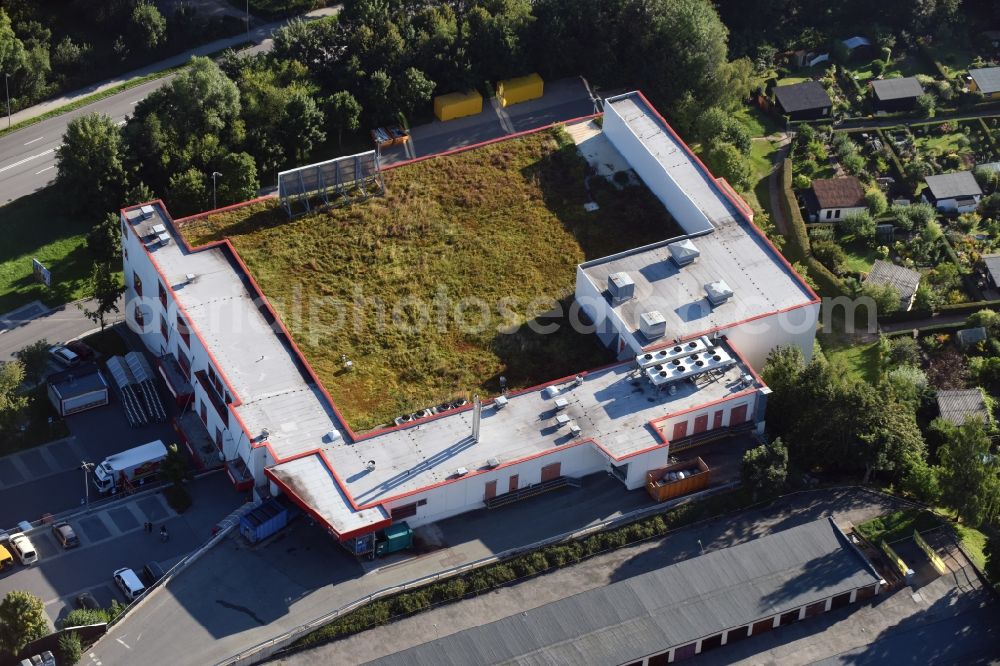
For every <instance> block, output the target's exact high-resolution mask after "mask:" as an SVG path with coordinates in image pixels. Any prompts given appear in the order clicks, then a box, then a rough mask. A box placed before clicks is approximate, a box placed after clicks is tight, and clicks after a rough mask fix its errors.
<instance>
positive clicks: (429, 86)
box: [396, 67, 435, 116]
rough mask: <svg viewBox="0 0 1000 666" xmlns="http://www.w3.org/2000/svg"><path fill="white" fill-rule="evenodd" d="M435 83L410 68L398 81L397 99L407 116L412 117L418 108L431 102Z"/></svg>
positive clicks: (417, 70)
mask: <svg viewBox="0 0 1000 666" xmlns="http://www.w3.org/2000/svg"><path fill="white" fill-rule="evenodd" d="M434 87H435V83H434V82H433V81H431V80H430V79H428V78H427V77H426V76H425V75H424V73H423V72H421V71H420V70H419V69H417V68H415V67H409V68H407V70H406V71H405V72H403V75H402V76H401V77H399V78H398V79H397V80H396V99H398V100H399V106H400V108H401V109H402V110H403V113H405V114H406V115H407V116H412V115H413V113H414V111H416V110H417V108H419V107H421V106H423V105H424V104H426V103H427V102H429V101H430V99H431V95H432V94H434Z"/></svg>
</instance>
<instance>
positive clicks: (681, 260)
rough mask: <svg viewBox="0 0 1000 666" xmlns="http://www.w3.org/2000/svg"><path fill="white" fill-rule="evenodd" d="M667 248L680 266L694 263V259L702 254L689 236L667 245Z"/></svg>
mask: <svg viewBox="0 0 1000 666" xmlns="http://www.w3.org/2000/svg"><path fill="white" fill-rule="evenodd" d="M667 248H668V249H669V250H670V256H671V257H672V258H673V260H674V263H676V264H677V265H678V266H687V265H688V264H691V263H694V260H695V259H697V258H698V257H699V256H700V255H701V252H699V251H698V248H697V247H695V244H694V243H692V242H691V240H690V239H688V238H685V239H684V240H679V241H677V242H676V243H670V244H669V245H667Z"/></svg>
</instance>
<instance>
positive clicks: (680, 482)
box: [646, 458, 711, 502]
mask: <svg viewBox="0 0 1000 666" xmlns="http://www.w3.org/2000/svg"><path fill="white" fill-rule="evenodd" d="M681 477H683V478H681ZM710 477H711V471H710V470H709V469H708V465H706V464H705V461H704V460H702V459H701V458H694V459H693V460H682V461H681V462H679V463H674V464H673V465H667V466H666V467H660V468H659V469H653V470H650V471H649V472H646V492H648V493H649V495H650V497H652V498H653V499H654V500H656V501H657V502H663V501H664V500H668V499H672V498H674V497H680V496H681V495H687V494H688V493H693V492H695V491H696V490H701V489H702V488H704V487H705V486H707V485H708V480H709V478H710Z"/></svg>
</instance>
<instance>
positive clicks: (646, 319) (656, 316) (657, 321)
mask: <svg viewBox="0 0 1000 666" xmlns="http://www.w3.org/2000/svg"><path fill="white" fill-rule="evenodd" d="M639 330H640V331H642V334H643V335H644V336H646V339H647V340H656V339H657V338H662V337H663V336H664V334H665V333H666V332H667V320H666V319H664V318H663V315H662V314H660V312H659V311H658V310H653V311H652V312H643V313H642V314H641V315H639Z"/></svg>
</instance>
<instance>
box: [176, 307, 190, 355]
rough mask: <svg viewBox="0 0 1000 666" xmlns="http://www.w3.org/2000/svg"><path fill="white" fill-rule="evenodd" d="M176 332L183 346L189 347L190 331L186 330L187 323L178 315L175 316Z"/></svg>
mask: <svg viewBox="0 0 1000 666" xmlns="http://www.w3.org/2000/svg"><path fill="white" fill-rule="evenodd" d="M177 332H178V333H180V336H181V340H183V341H184V344H185V345H187V346H188V348H190V347H191V331H190V330H189V329H188V326H187V322H185V321H184V318H183V317H181V316H180V315H179V314H178V315H177Z"/></svg>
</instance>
